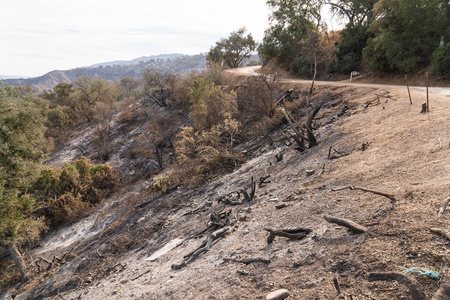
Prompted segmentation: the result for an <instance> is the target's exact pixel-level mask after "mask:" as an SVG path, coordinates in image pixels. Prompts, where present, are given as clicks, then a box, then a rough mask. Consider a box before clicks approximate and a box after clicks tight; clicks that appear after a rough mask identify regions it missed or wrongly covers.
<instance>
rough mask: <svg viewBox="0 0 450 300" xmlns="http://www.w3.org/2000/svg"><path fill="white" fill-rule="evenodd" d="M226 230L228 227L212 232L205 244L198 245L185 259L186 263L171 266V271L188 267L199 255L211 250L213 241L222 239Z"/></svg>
mask: <svg viewBox="0 0 450 300" xmlns="http://www.w3.org/2000/svg"><path fill="white" fill-rule="evenodd" d="M228 230H229V227H225V228H222V229H219V230H217V231H215V232H213V233H212V234H211V235H210V236H208V239H207V240H206V241H205V242H203V243H202V245H200V247H199V248H197V249H196V250H195V251H194V252H193V253H192V254H191V255H190V257H189V259H187V260H186V261H184V262H182V263H181V264H179V265H178V264H173V265H172V266H171V268H172V269H173V270H180V269H182V268H184V267H185V266H186V265H188V264H190V263H191V262H192V261H194V260H195V259H196V258H197V257H198V256H199V255H200V254H202V253H204V252H207V251H208V250H209V249H210V248H211V246H212V244H213V242H214V241H215V240H218V239H219V238H222V237H224V236H225V235H226V234H227V232H228ZM185 258H186V257H185Z"/></svg>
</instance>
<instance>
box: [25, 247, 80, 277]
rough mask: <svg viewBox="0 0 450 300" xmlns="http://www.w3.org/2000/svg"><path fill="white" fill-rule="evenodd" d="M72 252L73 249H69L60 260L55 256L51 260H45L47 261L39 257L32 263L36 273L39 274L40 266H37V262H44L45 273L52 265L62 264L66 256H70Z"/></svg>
mask: <svg viewBox="0 0 450 300" xmlns="http://www.w3.org/2000/svg"><path fill="white" fill-rule="evenodd" d="M72 251H73V248H72V249H70V250H69V251H68V252H66V253H64V255H63V256H61V258H59V257H57V256H56V255H55V256H53V258H52V259H51V260H47V259H45V258H43V257H39V258H37V259H36V260H35V261H34V262H33V264H34V265H35V266H36V267H37V268H38V272H41V266H40V265H39V262H41V261H43V262H45V263H46V264H47V268H46V269H45V271H48V270H50V269H51V268H52V267H53V265H54V264H55V263H56V262H57V263H59V264H63V263H64V260H65V259H66V257H67V256H68V255H70V254H72Z"/></svg>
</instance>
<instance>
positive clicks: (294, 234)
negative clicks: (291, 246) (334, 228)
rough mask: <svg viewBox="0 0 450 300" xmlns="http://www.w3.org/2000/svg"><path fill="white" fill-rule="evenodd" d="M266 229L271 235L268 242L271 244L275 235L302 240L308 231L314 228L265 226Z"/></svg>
mask: <svg viewBox="0 0 450 300" xmlns="http://www.w3.org/2000/svg"><path fill="white" fill-rule="evenodd" d="M264 230H266V231H268V232H269V236H268V237H267V244H271V243H272V242H273V240H274V239H275V237H277V236H282V237H285V238H288V239H291V240H301V239H304V238H305V237H306V236H307V235H308V233H310V232H311V231H312V230H311V229H308V228H296V229H281V230H274V229H270V228H264Z"/></svg>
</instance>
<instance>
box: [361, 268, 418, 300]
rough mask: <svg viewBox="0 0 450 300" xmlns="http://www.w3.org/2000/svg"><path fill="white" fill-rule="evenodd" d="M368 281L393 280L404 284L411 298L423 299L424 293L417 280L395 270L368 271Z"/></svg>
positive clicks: (414, 299) (415, 299)
mask: <svg viewBox="0 0 450 300" xmlns="http://www.w3.org/2000/svg"><path fill="white" fill-rule="evenodd" d="M368 280H369V282H372V281H384V280H395V281H398V282H399V283H401V284H403V285H405V286H406V287H407V288H408V289H409V292H410V293H411V299H413V300H425V298H426V297H425V293H424V292H423V289H422V287H421V286H420V284H419V282H418V281H417V280H415V279H414V278H409V277H408V276H406V275H404V274H402V273H397V272H388V273H370V274H369V279H368Z"/></svg>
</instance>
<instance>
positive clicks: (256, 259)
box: [223, 257, 270, 265]
mask: <svg viewBox="0 0 450 300" xmlns="http://www.w3.org/2000/svg"><path fill="white" fill-rule="evenodd" d="M223 261H224V262H234V263H239V264H245V265H248V264H252V263H258V262H259V263H264V264H268V263H270V259H267V258H263V257H249V258H243V259H235V258H224V259H223Z"/></svg>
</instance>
